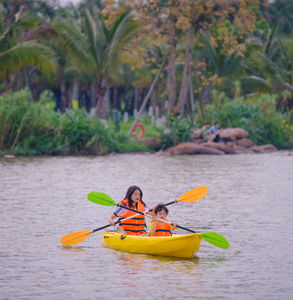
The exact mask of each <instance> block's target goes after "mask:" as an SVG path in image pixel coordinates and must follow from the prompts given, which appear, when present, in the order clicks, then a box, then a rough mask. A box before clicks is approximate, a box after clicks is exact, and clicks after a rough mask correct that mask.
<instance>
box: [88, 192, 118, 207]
mask: <svg viewBox="0 0 293 300" xmlns="http://www.w3.org/2000/svg"><path fill="white" fill-rule="evenodd" d="M87 198H88V199H89V200H90V201H92V202H94V203H96V204H101V205H105V206H116V205H117V203H116V202H115V201H114V200H113V199H112V198H111V197H110V196H108V195H107V194H104V193H101V192H91V193H89V194H88V195H87Z"/></svg>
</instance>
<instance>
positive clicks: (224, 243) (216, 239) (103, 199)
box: [87, 192, 229, 249]
mask: <svg viewBox="0 0 293 300" xmlns="http://www.w3.org/2000/svg"><path fill="white" fill-rule="evenodd" d="M188 193H189V192H188ZM188 193H186V194H188ZM190 197H191V196H190ZM87 198H88V199H89V200H90V201H92V202H94V203H97V204H101V205H106V206H119V207H122V208H125V209H128V210H131V211H133V212H136V213H139V214H141V215H144V216H147V217H149V218H152V217H151V216H150V215H148V214H146V213H143V212H140V211H138V210H135V209H132V208H129V207H127V206H125V205H121V204H119V203H116V202H115V201H114V200H113V199H112V198H111V197H110V196H109V195H107V194H104V193H101V192H92V193H89V194H88V195H87ZM180 198H181V197H180ZM187 199H188V198H187ZM193 201H196V200H193ZM190 202H191V201H190ZM172 203H175V202H172ZM170 204H171V203H170ZM132 217H133V216H132ZM158 220H159V221H160V222H164V223H168V224H171V225H173V224H172V223H171V222H168V221H165V220H162V219H158ZM173 226H174V225H173ZM176 227H178V228H181V229H184V230H187V231H189V232H192V233H199V232H196V231H194V230H191V229H188V228H185V227H183V226H179V225H177V226H176ZM199 234H200V235H201V237H202V238H203V239H204V240H205V241H207V242H208V243H210V244H212V245H214V246H216V247H219V248H222V249H227V248H229V242H228V240H227V239H226V238H225V237H224V236H222V235H220V234H218V233H215V232H203V233H199Z"/></svg>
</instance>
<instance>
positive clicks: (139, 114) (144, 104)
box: [128, 56, 166, 136]
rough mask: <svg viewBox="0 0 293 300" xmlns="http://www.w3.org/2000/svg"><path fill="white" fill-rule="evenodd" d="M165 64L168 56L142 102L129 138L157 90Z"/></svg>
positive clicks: (129, 132)
mask: <svg viewBox="0 0 293 300" xmlns="http://www.w3.org/2000/svg"><path fill="white" fill-rule="evenodd" d="M165 62H166V56H165V57H164V60H163V62H162V64H161V66H160V69H159V70H158V73H157V74H156V76H155V79H154V80H153V82H152V84H151V86H150V89H149V91H148V93H147V95H146V96H145V98H144V100H143V102H142V105H141V107H140V109H139V112H138V113H137V116H136V117H135V120H134V122H133V124H132V126H131V128H130V130H129V131H128V136H129V135H131V133H132V130H133V128H134V126H135V125H136V123H137V121H138V120H139V118H140V116H141V114H142V112H143V110H144V108H145V106H146V104H147V102H148V100H149V97H150V95H151V94H152V92H153V89H154V88H155V85H156V83H157V80H158V78H159V76H160V74H161V72H162V69H163V67H164V65H165Z"/></svg>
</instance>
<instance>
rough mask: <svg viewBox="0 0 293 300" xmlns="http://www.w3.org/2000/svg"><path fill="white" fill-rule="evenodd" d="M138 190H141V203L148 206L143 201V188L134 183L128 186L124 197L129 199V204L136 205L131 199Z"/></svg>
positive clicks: (130, 205)
mask: <svg viewBox="0 0 293 300" xmlns="http://www.w3.org/2000/svg"><path fill="white" fill-rule="evenodd" d="M136 190H139V191H140V201H141V203H142V204H143V205H144V206H146V204H145V203H144V202H143V201H142V195H143V194H142V190H141V189H140V188H139V187H138V186H136V185H132V186H131V187H129V188H128V190H127V192H126V195H125V197H124V199H127V200H128V206H129V207H134V205H133V201H132V200H131V196H132V194H133V193H134V192H135V191H136Z"/></svg>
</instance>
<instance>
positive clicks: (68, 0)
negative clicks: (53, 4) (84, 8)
mask: <svg viewBox="0 0 293 300" xmlns="http://www.w3.org/2000/svg"><path fill="white" fill-rule="evenodd" d="M57 2H59V3H60V4H61V5H62V6H63V5H66V4H68V3H70V2H72V3H73V4H74V5H75V4H77V3H78V2H80V0H57Z"/></svg>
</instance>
